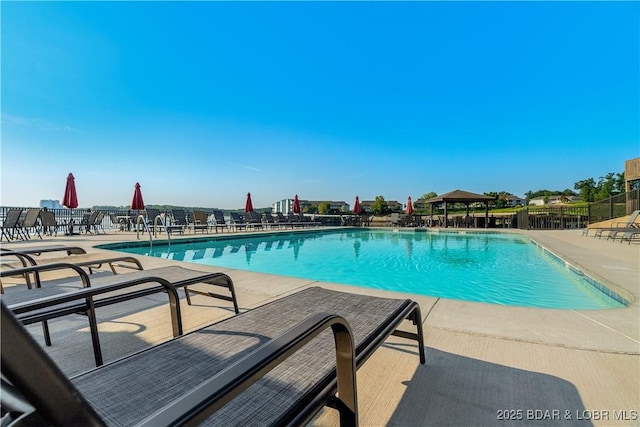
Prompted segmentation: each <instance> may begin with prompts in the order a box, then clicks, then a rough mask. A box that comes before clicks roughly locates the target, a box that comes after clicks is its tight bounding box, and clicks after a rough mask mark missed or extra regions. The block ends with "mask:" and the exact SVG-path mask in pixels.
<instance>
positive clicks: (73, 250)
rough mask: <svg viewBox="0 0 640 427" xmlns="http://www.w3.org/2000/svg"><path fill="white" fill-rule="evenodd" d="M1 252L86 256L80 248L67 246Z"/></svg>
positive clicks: (0, 249)
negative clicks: (55, 253) (63, 253)
mask: <svg viewBox="0 0 640 427" xmlns="http://www.w3.org/2000/svg"><path fill="white" fill-rule="evenodd" d="M0 251H13V252H20V253H22V254H28V255H41V254H44V253H49V252H66V253H67V255H80V254H86V253H87V251H85V250H84V249H83V248H81V247H80V246H67V245H44V246H27V247H24V248H6V247H5V248H0Z"/></svg>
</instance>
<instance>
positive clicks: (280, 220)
mask: <svg viewBox="0 0 640 427" xmlns="http://www.w3.org/2000/svg"><path fill="white" fill-rule="evenodd" d="M276 222H277V223H278V224H279V225H282V226H283V227H287V226H289V227H291V228H293V225H291V221H290V220H289V218H287V217H286V216H284V215H283V214H282V212H276Z"/></svg>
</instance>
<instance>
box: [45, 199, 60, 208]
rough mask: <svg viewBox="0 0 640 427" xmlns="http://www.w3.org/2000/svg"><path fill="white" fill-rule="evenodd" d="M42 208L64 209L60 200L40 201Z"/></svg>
mask: <svg viewBox="0 0 640 427" xmlns="http://www.w3.org/2000/svg"><path fill="white" fill-rule="evenodd" d="M40 208H47V209H62V205H61V204H60V200H40Z"/></svg>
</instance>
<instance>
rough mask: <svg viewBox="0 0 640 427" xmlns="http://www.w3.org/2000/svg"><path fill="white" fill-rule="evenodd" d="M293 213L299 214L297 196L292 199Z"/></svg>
mask: <svg viewBox="0 0 640 427" xmlns="http://www.w3.org/2000/svg"><path fill="white" fill-rule="evenodd" d="M293 213H297V214H299V213H300V200H298V195H297V194H296V197H294V198H293Z"/></svg>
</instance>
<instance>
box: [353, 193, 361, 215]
mask: <svg viewBox="0 0 640 427" xmlns="http://www.w3.org/2000/svg"><path fill="white" fill-rule="evenodd" d="M360 212H362V208H361V207H360V199H359V198H358V196H356V203H355V204H354V205H353V213H355V214H356V215H360Z"/></svg>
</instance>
